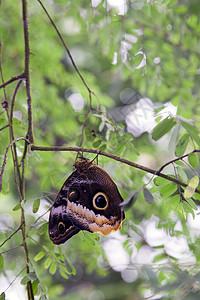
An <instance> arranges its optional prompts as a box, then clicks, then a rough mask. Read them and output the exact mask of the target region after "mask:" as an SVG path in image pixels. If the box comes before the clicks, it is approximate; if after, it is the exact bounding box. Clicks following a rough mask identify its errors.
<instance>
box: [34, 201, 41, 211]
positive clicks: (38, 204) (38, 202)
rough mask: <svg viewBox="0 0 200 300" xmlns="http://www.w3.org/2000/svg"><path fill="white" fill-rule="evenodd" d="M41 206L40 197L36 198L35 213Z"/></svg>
mask: <svg viewBox="0 0 200 300" xmlns="http://www.w3.org/2000/svg"><path fill="white" fill-rule="evenodd" d="M39 207H40V199H36V200H35V201H34V203H33V213H34V214H35V213H36V212H37V211H38V209H39Z"/></svg>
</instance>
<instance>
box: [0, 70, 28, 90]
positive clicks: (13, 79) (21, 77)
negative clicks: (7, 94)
mask: <svg viewBox="0 0 200 300" xmlns="http://www.w3.org/2000/svg"><path fill="white" fill-rule="evenodd" d="M19 79H25V75H24V73H23V74H21V75H17V76H15V77H12V78H11V79H9V80H8V81H6V82H4V83H2V84H1V85H0V89H1V88H3V87H5V86H6V85H8V84H10V83H12V82H14V81H16V80H19Z"/></svg>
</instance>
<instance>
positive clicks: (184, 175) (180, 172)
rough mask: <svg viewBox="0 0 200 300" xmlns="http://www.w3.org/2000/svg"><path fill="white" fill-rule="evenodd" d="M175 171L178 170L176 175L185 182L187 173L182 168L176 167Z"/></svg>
mask: <svg viewBox="0 0 200 300" xmlns="http://www.w3.org/2000/svg"><path fill="white" fill-rule="evenodd" d="M177 172H178V175H179V177H180V178H181V180H183V181H184V182H187V180H188V178H187V174H186V173H185V171H184V169H182V168H177Z"/></svg>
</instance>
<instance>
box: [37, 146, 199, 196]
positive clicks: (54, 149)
mask: <svg viewBox="0 0 200 300" xmlns="http://www.w3.org/2000/svg"><path fill="white" fill-rule="evenodd" d="M31 150H32V151H74V152H87V153H94V154H98V155H103V156H106V157H109V158H111V159H114V160H116V161H119V162H122V163H124V164H126V165H129V166H131V167H134V168H136V169H139V170H142V171H145V172H147V173H150V174H153V175H157V176H160V177H162V178H165V179H167V180H169V181H171V182H174V183H176V184H178V185H181V186H184V187H187V186H188V185H187V184H186V183H185V182H182V181H180V180H178V179H176V178H173V177H171V176H168V175H166V174H163V173H161V172H160V171H159V170H154V169H151V168H148V167H145V166H142V165H139V164H137V163H134V162H132V161H130V160H127V159H124V158H121V157H119V156H117V155H114V154H111V153H108V152H105V151H101V150H96V149H88V148H82V147H59V146H53V147H42V146H34V145H31ZM196 193H198V194H200V190H197V189H196Z"/></svg>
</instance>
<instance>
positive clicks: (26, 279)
mask: <svg viewBox="0 0 200 300" xmlns="http://www.w3.org/2000/svg"><path fill="white" fill-rule="evenodd" d="M29 281H30V278H28V276H27V275H25V276H24V277H23V278H22V280H21V284H22V285H26V284H27V282H29Z"/></svg>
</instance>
